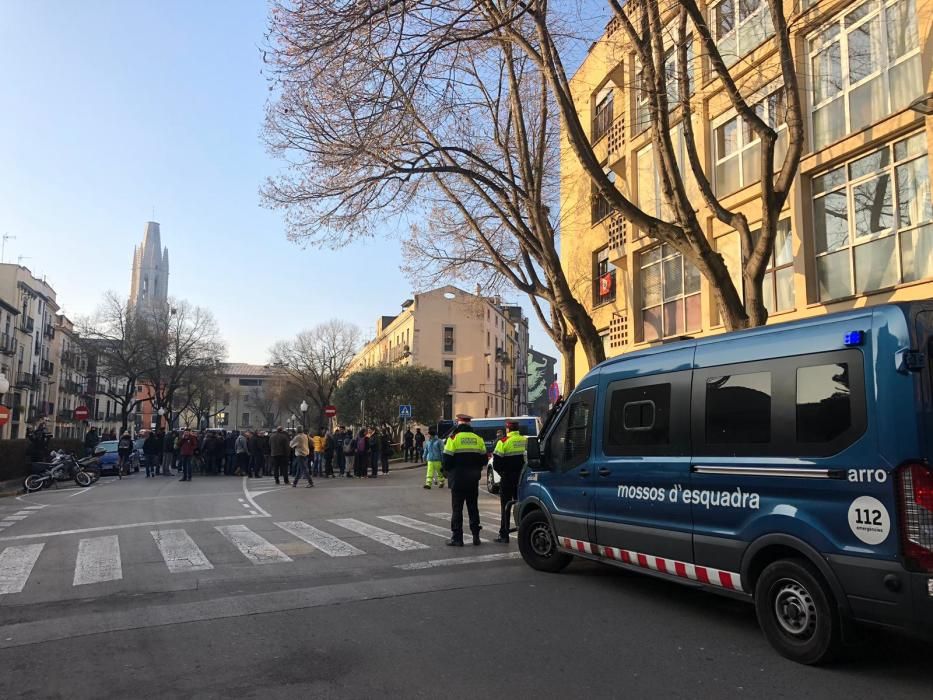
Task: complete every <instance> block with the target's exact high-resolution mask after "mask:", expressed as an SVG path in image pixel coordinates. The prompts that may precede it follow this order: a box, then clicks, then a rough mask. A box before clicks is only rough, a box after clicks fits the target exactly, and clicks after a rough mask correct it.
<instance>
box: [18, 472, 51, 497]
mask: <svg viewBox="0 0 933 700" xmlns="http://www.w3.org/2000/svg"><path fill="white" fill-rule="evenodd" d="M47 483H48V480H47V479H45V478H43V477H41V476H39V475H38V474H30V475H29V476H27V477H26V480H25V481H24V482H23V486H24V487H25V488H26V491H27V492H29V493H32V492H33V491H41V490H42V489H43V488H45V485H46V484H47Z"/></svg>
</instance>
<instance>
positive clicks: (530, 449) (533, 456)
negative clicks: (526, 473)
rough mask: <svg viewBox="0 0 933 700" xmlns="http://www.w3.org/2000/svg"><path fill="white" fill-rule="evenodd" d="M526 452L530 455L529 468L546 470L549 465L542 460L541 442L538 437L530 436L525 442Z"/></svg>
mask: <svg viewBox="0 0 933 700" xmlns="http://www.w3.org/2000/svg"><path fill="white" fill-rule="evenodd" d="M525 454H526V455H527V456H528V468H529V469H530V470H531V471H546V470H547V467H545V466H543V465H542V462H541V443H539V442H538V438H536V437H530V438H528V441H527V442H526V444H525Z"/></svg>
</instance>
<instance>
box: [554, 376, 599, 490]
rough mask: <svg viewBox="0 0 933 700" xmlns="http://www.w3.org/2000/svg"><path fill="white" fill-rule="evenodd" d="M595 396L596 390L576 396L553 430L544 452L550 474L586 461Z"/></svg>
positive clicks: (588, 454) (563, 470)
mask: <svg viewBox="0 0 933 700" xmlns="http://www.w3.org/2000/svg"><path fill="white" fill-rule="evenodd" d="M595 395H596V391H595V390H585V391H583V392H581V393H580V394H579V395H578V396H575V397H574V398H573V400H572V401H571V403H570V405H569V406H567V408H566V410H565V411H564V413H563V415H561V417H560V420H559V421H558V423H557V425H556V426H554V431H553V432H552V433H551V436H550V437H549V438H548V450H547V461H548V466H549V467H550V468H551V469H552V470H553V471H555V472H565V471H569V470H570V469H574V468H576V467H579V466H580V465H581V464H583V463H584V462H585V461H586V460H587V459H589V456H590V444H591V443H592V442H593V404H594V396H595Z"/></svg>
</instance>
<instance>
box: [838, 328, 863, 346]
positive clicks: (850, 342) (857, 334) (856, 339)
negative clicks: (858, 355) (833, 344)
mask: <svg viewBox="0 0 933 700" xmlns="http://www.w3.org/2000/svg"><path fill="white" fill-rule="evenodd" d="M842 342H843V343H845V346H846V347H847V348H851V347H854V346H856V345H861V344H862V343H864V342H865V331H849V332H848V333H846V335H845V338H844V339H843V341H842Z"/></svg>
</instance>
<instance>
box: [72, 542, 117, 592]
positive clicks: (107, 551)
mask: <svg viewBox="0 0 933 700" xmlns="http://www.w3.org/2000/svg"><path fill="white" fill-rule="evenodd" d="M122 578H123V565H122V563H121V561H120V540H119V539H118V538H117V536H116V535H105V536H104V537H89V538H87V539H83V540H81V541H80V542H78V557H77V559H75V578H74V584H73V585H75V586H81V585H84V584H86V583H100V582H102V581H119V580H120V579H122Z"/></svg>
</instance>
